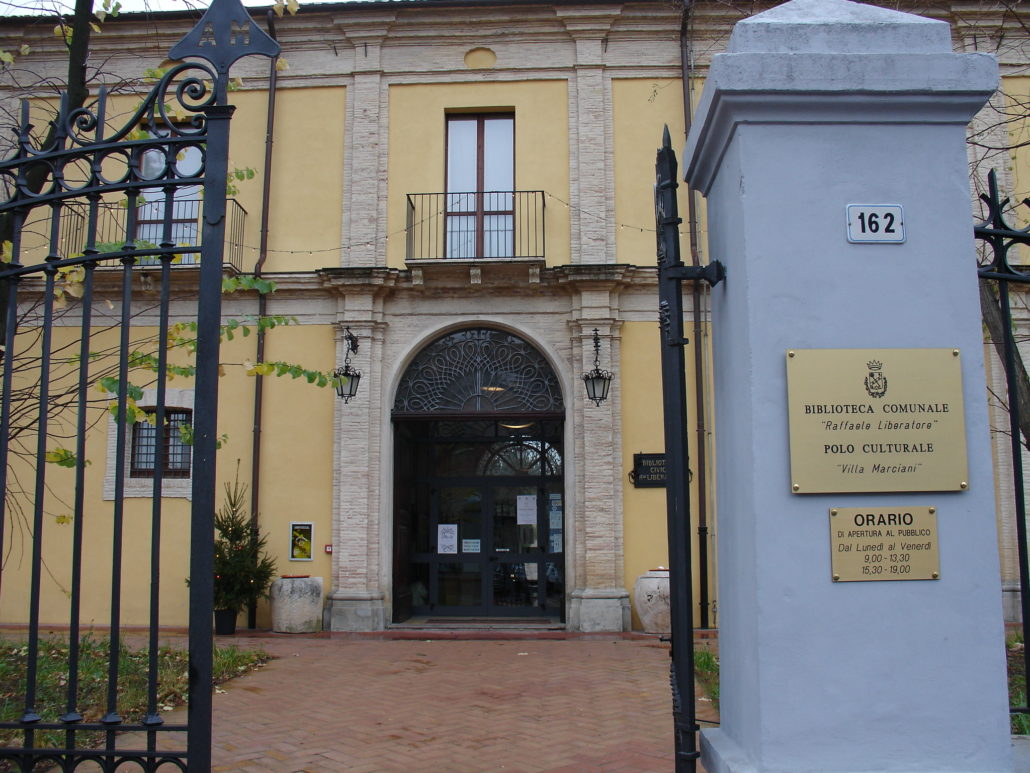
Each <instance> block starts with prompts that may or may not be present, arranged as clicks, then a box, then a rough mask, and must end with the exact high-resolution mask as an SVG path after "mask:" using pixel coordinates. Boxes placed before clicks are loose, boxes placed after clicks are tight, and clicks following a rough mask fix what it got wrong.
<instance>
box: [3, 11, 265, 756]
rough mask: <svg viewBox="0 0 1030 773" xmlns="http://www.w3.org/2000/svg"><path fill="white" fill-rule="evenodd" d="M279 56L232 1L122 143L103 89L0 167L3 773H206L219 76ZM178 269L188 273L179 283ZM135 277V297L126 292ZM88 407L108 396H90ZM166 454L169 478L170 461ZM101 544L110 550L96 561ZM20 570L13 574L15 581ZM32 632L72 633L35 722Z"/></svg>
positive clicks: (122, 128)
mask: <svg viewBox="0 0 1030 773" xmlns="http://www.w3.org/2000/svg"><path fill="white" fill-rule="evenodd" d="M277 53H278V45H277V44H276V43H275V42H274V41H272V40H271V38H269V37H268V36H267V35H265V33H264V32H262V31H261V30H260V29H259V28H258V27H257V26H256V25H255V24H254V23H253V22H252V20H251V19H250V16H249V15H248V14H247V12H246V10H245V9H244V8H243V6H242V5H241V4H240V3H239V1H238V0H215V2H214V4H213V5H212V6H211V8H210V9H209V10H208V11H207V12H206V13H205V14H204V16H203V18H201V20H200V22H199V23H198V24H197V26H196V27H195V28H194V29H193V30H192V31H191V32H190V33H188V34H187V35H186V36H185V37H184V38H183V39H182V40H181V41H180V42H179V43H178V44H177V45H176V46H174V47H173V49H172V51H171V52H170V56H171V57H172V59H174V60H185V59H186V58H187V57H193V58H199V59H203V60H206V62H207V63H209V64H205V63H201V62H196V61H189V62H185V61H183V62H182V63H180V64H178V65H176V66H174V67H173V68H172V69H170V70H169V71H168V72H167V73H166V74H165V75H164V76H163V77H162V78H161V80H160V82H159V83H158V84H157V85H156V86H155V87H154V88H153V89H152V90H151V92H150V93H149V94H148V95H147V96H146V97H145V98H144V100H143V103H142V105H141V106H140V107H139V108H138V109H137V110H136V112H135V113H134V114H133V115H132V117H131V118H130V119H129V120H128V121H127V122H125V123H119V124H118V125H115V122H116V121H117V120H118V119H112V118H111V117H110V116H111V114H113V113H114V107H113V103H112V100H110V99H109V98H108V95H107V94H106V93H105V91H104V90H103V89H101V91H100V92H99V94H98V96H97V97H96V99H95V100H94V101H93V102H92V103H91V104H90V105H88V106H87V107H83V108H72V107H70V106H69V104H68V100H67V98H66V97H64V98H62V102H61V106H60V110H59V113H58V115H57V116H56V118H54V119H53V120H52V122H51V124H50V131H49V132H48V137H47V140H46V141H45V143H44V144H43V145H42V146H40V145H39V144H38V143H37V142H36V141H34V139H33V126H32V123H31V119H32V117H33V115H35V114H38V112H39V111H40V109H41V105H40V104H32V105H30V103H28V102H26V103H24V104H23V105H22V111H21V126H20V129H19V132H18V136H17V140H16V143H15V146H14V152H13V153H12V154H11V155H10V156H9V157H8V158H6V159H4V160H3V161H0V217H6V218H10V219H11V220H10V222H11V225H12V226H13V227H12V230H11V233H12V234H13V236H12V238H11V240H10V242H9V243H8V244H7V245H6V246H5V254H4V256H3V257H4V261H5V263H4V264H3V265H2V266H0V269H2V270H0V296H2V297H0V324H2V325H3V326H4V327H3V338H2V340H3V345H4V350H3V353H2V354H3V361H2V368H3V373H2V379H3V381H2V389H3V391H2V404H0V405H2V408H0V490H2V491H3V492H4V496H3V497H2V498H0V553H2V556H3V560H4V563H3V570H2V571H0V603H3V602H5V601H6V604H5V607H6V610H7V611H8V613H9V614H10V612H11V610H17V616H18V618H19V619H18V620H17V621H16V622H19V623H24V624H26V625H27V629H28V632H27V638H26V642H25V646H24V648H23V654H24V657H25V664H24V691H23V694H22V695H21V697H20V698H19V699H18V700H17V703H18V704H19V705H18V706H17V707H16V708H14V709H10V710H9V713H4V714H3V715H0V729H2V730H3V731H5V732H6V733H11V731H14V734H15V735H16V736H17V737H20V738H21V740H22V742H21V744H20V745H17V744H11V745H8V746H6V747H3V748H0V769H4V770H19V771H24V772H26V773H28V771H42V770H48V769H54V768H56V769H59V770H61V771H66V772H67V771H95V770H102V771H115V770H118V771H125V772H128V771H133V770H141V771H173V770H180V771H186V770H188V771H193V772H194V773H204V772H206V771H208V770H210V767H211V668H212V620H211V617H212V615H211V611H212V569H211V567H212V556H213V511H214V500H215V477H214V474H215V457H214V454H215V448H216V431H215V422H216V413H217V398H218V391H217V386H218V385H217V380H218V354H219V339H220V333H221V331H220V310H221V286H222V266H223V262H222V253H223V243H224V236H225V211H226V200H225V188H226V176H227V161H228V137H229V120H230V118H231V117H232V113H233V107H232V106H230V105H228V104H227V98H226V97H227V85H228V72H229V67H230V66H231V65H232V63H233V62H235V61H236V60H237V59H239V58H240V57H242V56H247V55H250V54H261V55H264V56H274V55H275V54H277ZM42 107H44V108H45V106H42ZM185 159H193V160H189V161H186V160H185ZM199 186H203V190H204V191H205V193H206V196H205V197H204V207H203V215H202V222H201V224H200V226H199V227H197V228H195V229H193V231H192V232H190V231H189V230H187V231H186V232H183V231H182V230H178V231H176V226H177V223H178V224H180V225H181V222H182V220H183V218H181V217H177V216H176V203H177V199H176V193H177V191H178V192H179V193H180V195H179V199H181V198H182V192H183V191H184V190H185V189H187V188H192V189H193V190H197V189H198V187H199ZM112 207H114V208H120V210H121V216H120V217H119V219H118V223H119V230H120V232H119V234H118V236H117V241H115V242H102V241H100V238H102V237H100V236H98V234H103V233H105V230H104V229H105V227H107V226H109V225H110V221H109V218H110V212H111V208H112ZM141 220H145V221H148V223H147V225H148V229H149V230H146V229H142V228H141V223H140V221H141ZM197 256H199V265H195V264H196V263H197ZM184 258H186V259H185V260H184ZM183 262H184V263H188V264H193V265H189V266H188V267H187V266H180V265H178V264H180V263H183ZM144 272H145V277H146V279H145V281H146V283H147V284H148V285H149V289H147V290H145V291H143V290H140V289H138V288H139V286H140V284H141V282H143V281H144V279H143V276H144ZM176 272H189V276H188V277H185V275H183V274H181V273H180V274H178V275H177V277H176V278H177V279H178V280H184V279H185V280H186V281H185V285H188V286H189V290H188V292H187V293H186V294H185V295H186V296H187V297H183V293H182V292H177V291H176V290H175V288H176V287H180V288H181V287H183V286H184V283H183V282H182V281H180V282H174V281H173V279H172V277H173V274H174V273H176ZM176 346H181V347H182V348H183V349H184V350H188V351H190V352H195V359H193V360H192V362H191V363H190V364H189V365H183V364H181V362H174V361H170V357H169V350H170V349H174V348H176ZM173 375H178V376H186V377H189V378H192V379H193V386H194V390H193V392H194V400H193V405H192V416H191V417H189V419H188V420H187V421H185V422H183V421H181V416H180V420H179V421H176V422H172V421H170V420H171V419H172V418H173V417H172V415H171V414H172V413H173V411H172V410H171V408H170V406H169V401H168V391H169V390H168V381H169V379H170V378H171V377H172V376H173ZM98 389H99V390H101V391H102V392H103V393H104V394H101V395H100V396H99V398H98V394H99V393H98ZM144 395H146V396H147V402H146V411H147V413H148V414H150V416H149V417H148V418H149V420H150V422H151V423H152V426H153V427H154V430H153V432H151V433H150V434H151V435H153V440H152V442H151V443H150V444H149V446H148V449H149V450H146V451H144V452H142V453H143V455H144V457H145V465H146V466H147V467H149V469H150V471H151V475H152V479H148V481H147V485H150V484H152V488H151V489H150V492H151V500H150V507H149V509H150V513H151V515H150V520H149V523H147V524H146V526H145V527H142V526H141V525H140V524H139V523H138V522H137V519H135V518H132V519H130V518H128V517H127V512H126V510H127V508H126V501H125V494H126V486H127V484H129V483H130V481H128V480H127V476H128V471H129V468H130V465H129V456H130V455H131V456H133V462H134V463H135V462H136V461H137V458H136V457H137V454H139V453H141V452H140V450H139V444H138V442H137V444H136V445H134V444H133V432H134V430H133V426H134V424H135V422H134V419H135V418H136V417H137V415H138V412H139V411H142V410H143V405H144V403H143V399H142V398H143V396H144ZM109 416H110V417H111V419H109V418H108V417H109ZM109 421H110V424H111V429H110V432H111V434H112V438H113V439H112V441H111V444H110V445H111V447H112V448H113V456H112V455H111V454H110V453H109V455H108V467H109V468H112V467H113V470H110V469H109V477H110V478H111V481H110V491H107V492H105V498H104V499H105V501H104V507H103V508H100V507H98V506H97V505H96V504H95V503H96V502H97V501H101V500H100V498H99V497H98V496H97V492H96V490H95V487H94V488H92V489H90V488H89V486H90V480H89V479H88V477H87V474H86V471H87V466H88V465H90V464H94V465H103V464H104V460H103V459H90V458H89V449H88V448H87V440H88V437H89V435H90V433H91V432H94V433H103V432H104V429H105V428H106V427H107V426H108V422H109ZM179 423H183V424H184V425H185V429H184V430H183V434H182V437H181V438H180V441H181V445H182V446H184V447H186V448H187V449H189V451H188V452H190V453H191V455H192V465H191V467H192V471H191V472H187V475H190V477H191V480H190V481H189V487H190V489H191V493H192V507H191V520H190V537H189V544H190V558H189V577H190V578H192V579H193V580H194V581H193V582H191V583H190V587H189V606H190V611H189V714H188V720H187V723H186V724H174V725H173V724H170V723H165V722H164V720H163V718H162V717H161V713H160V711H161V705H160V696H159V694H158V689H157V669H158V659H157V658H158V643H159V642H158V633H159V629H160V627H161V625H162V620H163V618H162V612H161V608H160V603H159V602H160V597H161V590H162V582H161V580H162V577H161V569H162V567H161V547H162V527H163V523H162V492H163V491H164V488H163V487H164V486H165V485H166V484H167V481H168V478H169V475H170V473H171V474H175V473H174V472H173V471H172V470H173V468H175V467H176V464H174V463H173V460H172V459H171V457H172V456H173V454H174V451H173V449H172V446H173V445H175V444H174V443H172V442H171V441H169V440H167V439H166V438H164V436H165V435H166V433H167V431H168V430H167V429H166V428H167V427H171V426H178V424H179ZM143 434H146V433H143ZM190 435H191V436H192V437H189V436H190ZM163 438H164V439H163ZM93 448H94V449H95V448H96V446H93ZM179 453H180V458H179V462H181V454H182V450H181V448H180V450H179ZM112 459H113V460H114V461H113V463H112V461H111V460H112ZM179 466H180V467H181V464H180V465H179ZM189 467H190V465H187V467H186V469H187V470H189ZM62 468H66V469H62ZM69 521H70V526H69ZM69 528H70V530H71V533H70V534H69V533H68V531H67V530H68V529H69ZM141 529H142V530H143V531H145V537H143V538H140V537H139V535H140V534H141V533H143V532H142V531H141ZM60 530H64V531H60ZM130 530H132V531H133V532H134V534H135V537H134V538H135V539H144V540H145V541H146V543H147V544H148V547H147V549H146V550H144V551H137V552H136V553H134V554H131V555H127V554H126V551H127V537H128V534H129V531H130ZM165 530H166V532H167V531H168V529H167V528H166V529H165ZM99 534H105V535H107V536H108V537H109V539H106V543H105V544H104V545H101V544H100V543H99V542H98V539H97V536H96V535H99ZM15 543H17V544H15ZM22 550H24V556H21V555H20V551H22ZM141 553H143V554H142V555H141ZM16 554H18V555H16ZM22 558H23V559H24V560H23V562H22V565H23V566H24V567H25V570H24V573H23V575H22V576H21V577H15V573H16V570H17V568H18V567H17V564H18V563H19V561H20V560H22ZM48 559H49V562H50V563H48ZM130 560H131V561H132V562H133V563H134V564H135V565H136V567H137V570H138V568H139V567H140V566H144V565H146V564H147V563H149V587H148V589H147V590H148V593H147V592H146V591H145V592H144V593H143V596H144V597H145V598H148V602H147V605H146V606H147V626H146V640H147V645H146V651H147V653H148V663H147V673H148V677H147V684H146V686H145V690H146V695H147V699H146V700H147V708H146V711H145V712H144V713H143V715H142V716H125V715H123V713H122V709H121V706H120V697H119V695H120V692H121V689H122V688H123V687H124V684H123V674H122V673H120V665H119V654H120V651H121V649H122V645H123V642H124V639H125V635H124V634H123V631H122V628H123V619H122V618H123V601H124V599H123V597H124V595H125V593H126V591H128V590H135V589H132V588H126V587H124V586H123V577H122V575H123V568H124V567H125V565H126V563H127V562H128V561H130ZM99 562H104V564H105V569H104V572H103V573H101V574H102V576H103V577H105V578H106V579H105V580H104V581H103V582H101V583H96V581H95V578H96V577H97V573H96V572H92V571H90V570H93V569H95V568H96V564H98V563H99ZM55 563H60V564H66V565H67V578H68V581H67V587H66V588H65V590H66V597H67V607H66V608H65V609H64V610H62V611H61V614H62V615H63V620H55V619H53V618H52V617H50V618H49V619H46V620H45V621H43V620H42V616H43V614H44V613H43V610H44V609H46V610H47V612H46V614H47V615H48V616H52V615H53V614H54V612H53V609H54V605H53V604H52V603H47V604H46V605H44V590H45V589H44V584H45V582H47V575H48V574H49V573H51V571H52V566H53V565H54V564H55ZM62 571H63V568H62ZM12 583H13V588H14V590H15V591H17V592H18V598H13V596H14V592H12ZM97 585H100V586H101V589H100V591H98V589H97ZM22 588H23V589H24V590H20V589H22ZM97 592H103V593H105V594H108V595H109V603H108V604H107V607H108V609H109V615H108V618H107V619H106V620H98V619H96V618H93V619H91V620H88V621H84V620H83V619H82V611H81V606H82V603H83V601H84V600H85V599H86V598H87V594H95V593H97ZM5 594H6V597H7V598H6V599H5V598H4V596H5ZM5 622H11V620H10V619H8V620H5ZM43 622H45V623H47V624H51V625H54V624H56V625H60V626H62V628H63V627H64V626H67V629H68V634H67V661H66V670H65V671H64V673H63V674H61V675H59V677H58V678H59V679H60V680H62V682H61V683H62V684H63V693H64V695H65V698H64V705H63V706H62V707H60V708H57V707H53V706H43V705H41V703H40V699H39V695H40V690H39V688H40V686H41V684H42V680H43V679H44V678H49V677H47V676H46V675H45V674H43V673H41V663H42V659H41V653H42V650H43V648H45V647H48V646H49V644H48V640H47V639H45V638H44V637H43V636H42V634H41V627H42V623H43ZM87 622H88V624H89V625H90V626H95V627H98V628H101V629H107V630H108V632H109V640H107V641H106V642H105V643H104V646H105V647H106V648H107V650H108V651H107V669H106V679H105V681H104V684H103V689H104V691H105V692H106V708H105V711H104V712H103V714H102V715H101V716H99V717H90V716H84V712H83V710H82V707H81V703H82V694H83V691H84V689H85V687H86V685H85V684H84V682H85V675H84V674H81V673H80V654H81V651H80V648H81V646H82V644H81V643H82V641H83V639H82V636H83V634H84V633H85V632H86V630H85V629H86V623H87ZM97 680H99V678H98V677H95V678H93V681H97ZM131 731H135V732H131Z"/></svg>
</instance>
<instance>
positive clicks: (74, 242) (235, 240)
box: [61, 198, 247, 272]
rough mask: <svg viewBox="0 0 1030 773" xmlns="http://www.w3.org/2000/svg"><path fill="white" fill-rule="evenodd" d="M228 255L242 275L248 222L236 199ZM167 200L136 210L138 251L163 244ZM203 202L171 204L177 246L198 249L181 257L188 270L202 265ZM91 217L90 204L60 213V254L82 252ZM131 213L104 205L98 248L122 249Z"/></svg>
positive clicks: (229, 207)
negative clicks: (128, 217) (199, 264)
mask: <svg viewBox="0 0 1030 773" xmlns="http://www.w3.org/2000/svg"><path fill="white" fill-rule="evenodd" d="M225 205H226V206H225V216H226V223H225V253H224V256H223V262H224V263H225V265H227V266H232V268H234V269H235V270H236V271H240V272H242V271H243V233H244V232H243V227H244V225H245V224H246V221H247V210H245V209H244V208H243V207H242V206H240V204H239V202H237V201H236V200H235V199H226V202H225ZM164 208H165V202H164V200H163V199H162V200H160V201H154V202H145V203H143V204H140V205H139V206H138V207H137V208H136V233H135V235H134V237H133V240H134V241H135V243H136V246H137V247H142V246H144V245H147V246H149V245H156V244H158V243H160V242H161V241H162V233H163V232H164V231H163V229H164V219H163V216H164ZM203 211H204V200H203V199H199V198H197V199H175V200H174V201H172V202H171V221H172V235H171V240H172V241H173V242H175V244H177V245H182V246H191V247H196V248H197V250H198V251H197V252H187V253H183V254H182V255H180V257H179V259H178V260H177V261H176V263H175V264H174V265H181V266H189V265H197V264H198V263H199V262H200V252H199V249H200V242H201V239H200V235H201V234H202V233H203V229H202V224H201V216H202V214H203ZM88 216H89V207H88V205H87V204H82V203H78V202H76V203H70V204H68V205H66V206H64V207H63V208H62V209H61V219H62V223H61V252H62V254H63V255H64V256H65V257H70V256H72V255H76V254H79V253H81V252H82V250H83V247H84V246H85V245H86V229H87V227H88V226H87V223H88ZM127 216H128V209H127V208H126V207H125V205H124V204H120V203H113V202H112V203H108V202H103V203H101V205H100V211H99V213H98V217H97V234H96V244H97V247H98V249H100V250H101V251H104V250H105V249H108V250H117V249H121V245H122V244H124V243H125V242H126V237H127V235H126V219H127ZM159 263H160V261H159V260H158V259H157V258H154V257H144V258H140V260H139V262H138V264H137V265H140V266H148V265H157V264H159Z"/></svg>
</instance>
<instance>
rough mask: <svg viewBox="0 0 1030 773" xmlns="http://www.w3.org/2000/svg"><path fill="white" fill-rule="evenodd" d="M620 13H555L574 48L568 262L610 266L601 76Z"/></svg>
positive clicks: (606, 102)
mask: <svg viewBox="0 0 1030 773" xmlns="http://www.w3.org/2000/svg"><path fill="white" fill-rule="evenodd" d="M620 10H621V9H610V8H601V9H598V8H587V7H576V8H563V7H559V8H558V9H557V12H558V16H559V18H561V20H562V22H563V23H564V24H565V29H566V31H567V32H568V33H569V35H570V36H572V38H573V40H574V41H575V44H576V66H575V70H574V74H573V76H572V78H571V79H570V82H569V161H570V167H571V168H570V170H569V172H570V181H571V182H570V185H571V191H570V193H571V196H572V201H574V202H575V203H576V206H575V207H573V208H572V211H571V219H572V261H573V262H574V263H614V262H615V245H614V239H613V238H612V234H610V233H609V227H608V223H611V222H613V221H614V201H615V197H614V195H613V194H614V183H613V179H612V167H611V163H610V153H611V150H610V145H611V136H610V135H611V131H610V116H611V99H610V95H609V91H608V84H607V82H606V78H605V73H604V54H605V50H606V49H607V43H608V32H609V30H610V29H611V27H612V23H613V22H614V21H615V19H616V18H617V16H618V14H619V12H620Z"/></svg>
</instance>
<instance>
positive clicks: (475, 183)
mask: <svg viewBox="0 0 1030 773" xmlns="http://www.w3.org/2000/svg"><path fill="white" fill-rule="evenodd" d="M514 191H515V117H514V116H513V115H505V114H493V113H491V114H486V115H451V116H448V118H447V195H446V200H447V206H446V214H445V217H446V221H447V225H446V239H447V246H446V254H447V257H448V258H477V257H484V258H501V257H511V256H513V255H514V238H513V237H514V231H513V227H514V214H515V206H514Z"/></svg>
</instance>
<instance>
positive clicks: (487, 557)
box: [394, 421, 565, 622]
mask: <svg viewBox="0 0 1030 773" xmlns="http://www.w3.org/2000/svg"><path fill="white" fill-rule="evenodd" d="M412 424H414V426H411V427H405V428H404V430H405V431H404V432H401V431H399V432H398V437H399V438H400V437H402V436H405V435H409V433H411V434H410V436H409V438H408V440H407V441H405V442H409V443H411V444H412V445H413V446H414V447H415V452H414V453H413V454H411V453H407V454H404V456H405V458H407V459H409V460H412V463H413V464H414V466H415V467H416V468H419V469H420V470H421V472H422V473H423V474H422V475H419V476H416V480H414V481H411V480H410V479H409V483H408V484H407V488H406V490H405V491H403V492H402V491H398V492H397V494H398V496H399V497H400V498H401V500H406V502H407V503H408V504H405V502H404V501H400V502H398V508H397V513H398V515H397V518H398V520H400V519H401V518H402V517H403V519H404V520H405V521H406V524H404V525H403V529H402V526H401V525H400V524H398V525H397V526H396V528H395V534H400V533H402V531H403V533H407V531H408V530H410V531H412V532H413V533H414V544H413V545H412V546H411V548H410V550H409V551H408V553H409V554H408V556H406V557H405V556H402V555H396V554H395V562H397V561H401V562H405V563H404V565H403V566H400V567H395V571H394V580H395V596H396V597H397V598H404V599H405V601H404V604H403V606H401V605H395V615H394V619H395V622H400V621H401V620H402V619H406V618H407V617H408V616H409V615H434V616H485V617H529V616H553V617H560V616H561V615H562V614H563V609H564V588H565V582H564V518H563V514H564V506H563V487H562V463H561V422H560V421H552V422H530V423H529V424H528V425H527V424H526V422H525V421H522V422H520V423H519V424H517V425H514V426H517V427H518V430H519V432H518V433H516V432H515V430H514V429H513V427H512V426H506V425H505V423H502V422H492V421H485V422H484V421H469V422H454V421H451V422H420V423H417V424H416V423H412ZM508 424H514V423H513V422H508ZM530 427H532V428H533V429H532V431H531V432H526V431H525V430H527V429H530ZM412 457H414V459H412ZM398 458H401V456H400V455H399V456H398ZM412 483H413V484H414V485H413V486H412V485H411V484H412ZM402 514H403V515H402ZM398 581H400V582H401V583H406V586H404V585H402V586H400V587H397V584H398ZM408 599H410V606H409V603H408Z"/></svg>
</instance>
